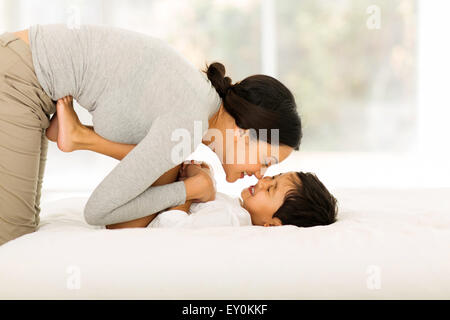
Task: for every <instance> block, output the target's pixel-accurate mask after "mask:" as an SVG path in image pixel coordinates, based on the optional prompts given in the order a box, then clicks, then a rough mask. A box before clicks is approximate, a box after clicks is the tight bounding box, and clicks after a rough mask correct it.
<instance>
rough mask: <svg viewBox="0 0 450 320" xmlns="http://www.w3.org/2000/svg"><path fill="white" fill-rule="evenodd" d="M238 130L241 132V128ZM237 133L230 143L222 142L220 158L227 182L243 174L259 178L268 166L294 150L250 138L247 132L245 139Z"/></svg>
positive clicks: (243, 175)
mask: <svg viewBox="0 0 450 320" xmlns="http://www.w3.org/2000/svg"><path fill="white" fill-rule="evenodd" d="M239 130H241V132H243V131H242V129H239ZM238 135H239V134H236V135H235V136H234V140H233V142H232V143H224V147H223V150H224V152H223V155H222V157H221V160H222V167H223V169H224V171H225V174H226V180H227V181H228V182H235V181H236V180H238V179H241V178H244V177H245V175H249V176H252V175H254V176H255V177H256V178H257V179H261V178H262V177H263V176H264V172H265V171H266V170H267V168H268V167H270V166H271V165H274V164H277V163H280V162H282V161H283V160H284V159H286V158H287V157H288V156H289V155H290V154H291V152H292V151H293V150H294V149H293V148H291V147H289V146H285V145H281V146H279V147H277V146H272V145H270V144H269V143H267V142H265V141H261V140H256V139H253V138H250V137H249V136H248V134H247V135H245V139H242V137H237V136H238ZM239 140H240V141H239ZM243 140H244V141H243Z"/></svg>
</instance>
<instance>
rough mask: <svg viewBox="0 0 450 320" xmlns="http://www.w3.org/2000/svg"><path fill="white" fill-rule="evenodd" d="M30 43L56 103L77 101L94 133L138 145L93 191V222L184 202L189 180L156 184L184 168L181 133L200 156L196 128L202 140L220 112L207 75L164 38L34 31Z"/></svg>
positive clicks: (83, 30) (94, 29)
mask: <svg viewBox="0 0 450 320" xmlns="http://www.w3.org/2000/svg"><path fill="white" fill-rule="evenodd" d="M29 40H30V46H31V52H32V58H33V64H34V68H35V72H36V75H37V78H38V80H39V82H40V84H41V85H42V88H43V89H44V90H45V92H46V93H47V94H48V95H49V96H50V97H51V98H52V99H53V100H57V99H59V98H62V97H64V96H67V95H71V96H73V97H74V99H75V100H77V102H78V103H79V104H80V105H81V106H82V107H84V108H86V109H87V110H88V111H89V112H90V113H91V115H92V117H93V118H92V121H93V125H94V130H95V132H97V133H98V134H99V135H101V136H102V137H104V138H106V139H108V140H112V141H115V142H121V143H128V144H137V146H136V147H135V148H134V149H133V150H132V151H131V152H130V153H129V154H128V155H127V156H126V157H125V158H123V159H122V160H121V161H120V162H119V163H118V164H117V166H116V167H115V168H114V169H113V170H112V171H111V172H110V173H109V174H108V175H107V176H106V178H105V179H104V180H103V181H102V182H101V183H100V184H99V185H98V186H97V188H96V189H95V190H94V192H93V194H92V195H91V197H90V198H89V201H88V202H87V204H86V207H85V211H84V215H85V218H86V221H87V222H88V223H90V224H94V225H107V224H113V223H118V222H123V221H129V220H133V219H137V218H140V217H144V216H147V215H149V214H151V213H154V212H158V211H160V210H163V209H165V208H168V207H171V206H176V205H180V204H182V203H184V202H185V200H186V190H185V186H184V182H182V181H178V182H174V183H171V184H167V185H164V186H158V187H150V186H151V184H152V183H153V182H154V181H156V180H157V179H158V178H159V177H160V176H161V175H162V174H163V173H165V172H166V171H168V170H169V169H171V168H173V167H175V166H176V165H177V164H178V163H174V161H172V152H173V150H176V149H174V147H176V146H178V147H179V144H180V141H181V140H180V137H179V136H178V134H177V133H182V132H184V133H189V135H190V143H189V142H188V146H189V147H190V148H191V149H190V150H191V151H194V149H195V148H196V147H197V145H198V144H199V143H200V139H198V137H197V139H194V122H195V121H201V132H200V135H201V134H203V133H204V132H205V130H206V129H207V128H208V119H209V118H210V117H211V116H212V115H213V114H214V113H215V112H216V111H217V110H218V108H219V106H220V104H221V99H220V97H219V95H218V93H217V92H216V90H215V89H214V87H213V86H212V85H211V82H210V81H209V80H208V78H207V77H206V75H205V74H204V73H203V72H201V70H198V69H197V68H195V67H194V66H193V65H192V64H191V63H190V62H189V61H188V60H187V59H186V58H184V57H183V56H182V55H180V54H179V53H178V52H177V51H176V50H175V49H174V48H173V47H171V46H170V45H169V44H167V43H165V42H164V41H163V40H161V39H158V38H154V37H151V36H148V35H145V34H141V33H136V32H132V31H128V30H124V29H119V28H111V27H105V26H93V25H83V26H81V27H80V28H79V29H69V28H68V27H67V26H66V25H63V24H54V25H35V26H32V27H30V29H29ZM197 125H198V122H197ZM177 129H182V130H183V129H185V130H184V131H175V130H177ZM186 130H187V131H186ZM197 130H198V129H197ZM173 133H174V134H175V137H174V138H175V139H178V140H175V141H172V134H173ZM184 141H186V139H185V140H184ZM187 156H188V154H185V157H184V158H186V157H187ZM184 158H183V160H184Z"/></svg>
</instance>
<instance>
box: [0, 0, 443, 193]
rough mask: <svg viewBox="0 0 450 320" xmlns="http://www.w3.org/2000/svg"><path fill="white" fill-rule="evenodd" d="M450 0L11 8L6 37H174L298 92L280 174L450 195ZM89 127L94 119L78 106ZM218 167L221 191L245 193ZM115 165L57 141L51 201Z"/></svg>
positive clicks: (190, 52) (30, 3)
mask: <svg viewBox="0 0 450 320" xmlns="http://www.w3.org/2000/svg"><path fill="white" fill-rule="evenodd" d="M448 12H450V2H448V1H438V0H428V1H412V0H371V1H366V0H333V1H331V0H328V1H324V0H322V1H317V0H281V1H275V0H184V1H175V0H153V1H149V0H145V1H143V0H135V1H119V0H89V1H87V0H86V1H82V0H78V1H76V0H73V1H69V0H66V1H61V0H0V32H3V31H16V30H21V29H25V28H28V26H30V25H32V24H47V23H65V24H73V23H82V24H105V25H110V26H115V27H121V28H126V29H130V30H135V31H139V32H143V33H146V34H149V35H153V36H157V37H160V38H163V39H165V40H166V41H167V42H168V43H170V44H171V45H172V46H174V47H175V48H176V49H178V50H179V51H180V52H181V53H182V54H184V55H185V56H186V57H187V58H188V59H189V60H190V61H191V62H192V63H193V64H194V65H195V66H197V67H198V68H199V69H200V68H203V67H204V65H205V63H206V62H208V63H211V62H213V61H219V62H222V63H223V64H224V65H225V66H226V68H227V74H228V75H229V76H230V77H231V78H232V79H233V82H237V81H240V80H242V79H243V78H245V77H247V76H250V75H252V74H258V73H263V74H268V75H271V76H274V77H276V78H277V79H279V80H280V81H281V82H283V83H284V84H285V85H286V86H287V87H288V88H290V89H291V90H292V92H293V94H294V96H295V98H296V101H297V103H298V107H299V112H300V114H301V116H302V120H303V124H304V139H303V142H302V146H301V150H300V152H296V153H294V154H292V155H291V156H290V157H289V158H288V159H287V160H286V161H284V162H283V163H282V164H280V165H278V166H274V167H272V168H271V169H270V170H269V172H268V174H273V173H277V172H279V171H285V170H302V171H312V172H315V173H316V174H317V175H318V176H319V178H320V179H321V180H322V181H323V182H324V183H325V184H326V185H327V186H329V188H330V189H332V190H333V189H335V188H367V187H376V188H418V187H426V188H428V187H449V186H450V165H449V160H450V151H449V150H450V148H449V142H448V140H449V139H448V138H449V137H450V126H449V125H448V124H449V119H450V103H449V99H450V98H449V92H448V91H449V90H448V89H449V74H450V61H449V59H448V57H450V44H449V41H448V40H447V39H446V34H447V32H448V30H450V19H448V18H447V14H448ZM76 110H77V112H78V114H79V116H80V118H81V120H82V122H84V123H91V119H90V115H89V113H87V112H86V111H85V110H84V109H82V108H81V107H79V106H76ZM199 154H200V155H201V156H203V157H204V159H206V160H207V161H209V162H213V166H214V169H215V171H216V179H217V183H218V189H219V190H220V191H226V192H228V193H232V194H238V193H239V191H240V190H241V188H242V187H243V186H245V185H249V184H251V183H254V182H255V181H256V179H254V178H246V179H244V180H243V181H239V182H237V183H235V184H234V185H230V184H228V183H226V182H225V181H224V175H223V172H222V171H221V168H220V165H219V164H218V162H217V159H214V157H213V156H211V154H210V153H208V152H203V151H200V152H199ZM116 163H117V162H116V161H115V160H113V159H109V158H107V157H105V156H102V155H97V154H93V153H90V152H87V151H86V152H85V151H77V152H73V153H70V154H64V153H62V152H60V151H59V150H58V149H57V148H56V145H55V144H53V143H50V149H49V153H48V163H47V169H46V170H47V171H46V177H45V181H44V189H45V190H44V193H45V192H51V191H56V190H80V191H86V190H92V189H93V188H95V186H96V185H97V184H98V183H99V182H100V181H101V180H102V178H103V177H104V176H105V175H106V174H107V173H108V172H109V171H110V170H111V169H112V168H113V167H114V166H115V165H116Z"/></svg>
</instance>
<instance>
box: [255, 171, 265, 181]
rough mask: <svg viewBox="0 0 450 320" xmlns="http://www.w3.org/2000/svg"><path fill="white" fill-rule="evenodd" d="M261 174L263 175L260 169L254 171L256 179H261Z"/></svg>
mask: <svg viewBox="0 0 450 320" xmlns="http://www.w3.org/2000/svg"><path fill="white" fill-rule="evenodd" d="M263 176H264V175H263V174H262V173H261V171H256V172H255V177H256V179H258V180H261V179H262V178H263Z"/></svg>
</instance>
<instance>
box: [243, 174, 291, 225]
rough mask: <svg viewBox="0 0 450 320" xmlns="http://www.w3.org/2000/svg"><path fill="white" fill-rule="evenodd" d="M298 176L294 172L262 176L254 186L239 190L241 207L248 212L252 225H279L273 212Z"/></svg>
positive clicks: (279, 205)
mask: <svg viewBox="0 0 450 320" xmlns="http://www.w3.org/2000/svg"><path fill="white" fill-rule="evenodd" d="M297 180H298V177H297V175H296V174H295V172H287V173H280V174H279V175H276V176H273V177H264V178H262V179H260V180H259V181H258V183H257V184H256V185H254V186H250V187H249V188H245V189H244V190H242V192H241V198H242V201H243V207H244V208H245V209H246V210H247V211H248V212H249V213H250V216H251V218H252V224H254V225H260V226H262V225H266V224H268V225H281V221H280V220H279V219H278V218H273V214H274V213H275V212H276V211H277V210H278V209H279V208H280V207H281V205H282V204H283V201H284V197H285V195H286V193H287V192H288V191H289V190H291V189H292V188H293V187H294V184H293V181H297Z"/></svg>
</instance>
